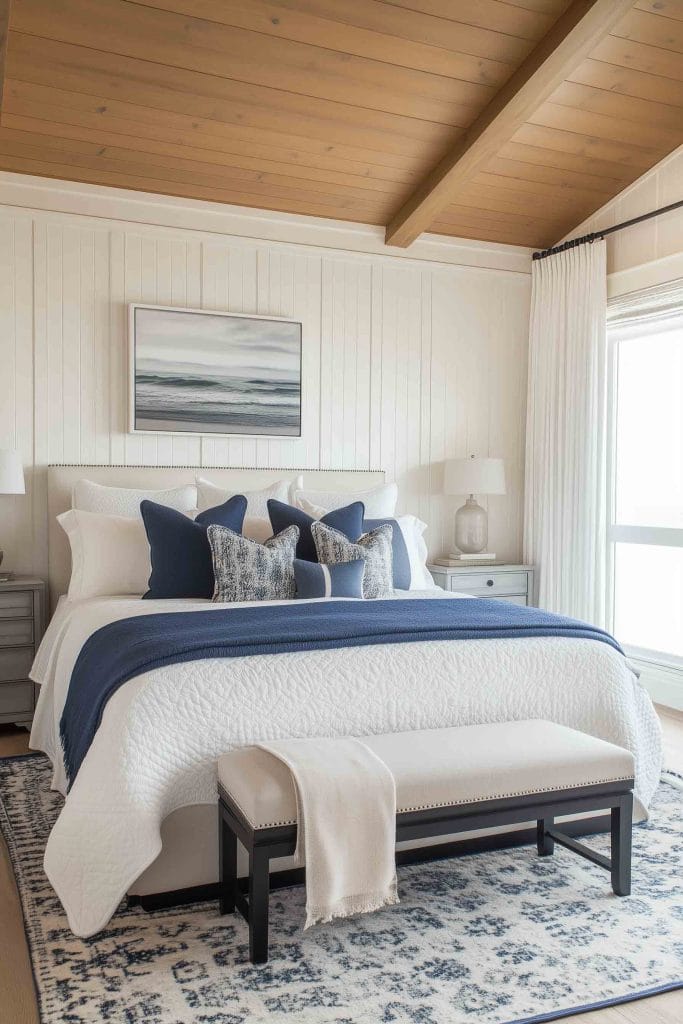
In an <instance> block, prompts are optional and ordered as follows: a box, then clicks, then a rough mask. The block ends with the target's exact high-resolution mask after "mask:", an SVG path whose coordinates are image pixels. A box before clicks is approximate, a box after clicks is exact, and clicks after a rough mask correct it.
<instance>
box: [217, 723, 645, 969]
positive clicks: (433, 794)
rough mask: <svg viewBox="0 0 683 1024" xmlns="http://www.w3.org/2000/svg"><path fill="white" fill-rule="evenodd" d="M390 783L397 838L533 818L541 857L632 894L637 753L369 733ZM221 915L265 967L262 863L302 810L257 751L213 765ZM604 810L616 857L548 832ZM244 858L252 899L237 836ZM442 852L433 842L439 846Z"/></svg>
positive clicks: (542, 736)
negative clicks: (563, 820) (242, 923)
mask: <svg viewBox="0 0 683 1024" xmlns="http://www.w3.org/2000/svg"><path fill="white" fill-rule="evenodd" d="M362 739H363V742H364V743H365V744H367V746H368V747H370V748H371V749H372V750H373V751H374V752H375V753H376V754H377V755H378V756H379V757H380V758H381V759H382V760H383V761H384V762H385V764H386V765H387V766H388V767H389V769H390V771H391V772H392V774H393V776H394V778H395V780H396V806H397V815H396V840H397V842H401V841H404V840H410V839H413V840H415V839H426V838H429V837H436V836H444V835H451V834H453V833H456V832H465V831H470V830H473V829H482V828H490V827H493V826H501V825H510V824H515V823H520V822H525V821H530V820H532V821H536V822H537V847H538V853H539V854H540V855H541V856H548V855H549V854H552V852H553V847H554V843H555V842H558V843H561V844H562V845H563V846H566V847H567V848H568V849H570V850H574V851H575V852H576V853H578V854H580V855H581V856H583V857H586V858H587V859H588V860H590V861H593V863H595V864H599V865H600V866H601V867H604V868H606V869H607V870H609V871H610V872H611V876H612V888H613V890H614V892H615V893H616V894H617V895H618V896H627V895H628V894H629V893H630V890H631V821H632V806H633V795H632V789H633V774H634V766H633V755H632V754H631V753H629V751H627V750H622V748H621V747H616V746H614V745H613V744H611V743H606V742H605V741H604V740H599V739H596V738H595V737H593V736H587V735H586V734H585V733H581V732H576V731H575V730H574V729H568V728H566V727H564V726H561V725H555V724H554V723H552V722H544V721H528V722H504V723H493V724H490V725H470V726H462V727H459V728H451V729H430V730H422V731H417V732H403V733H389V734H386V735H381V736H364V737H362ZM218 793H219V804H218V806H219V835H220V879H221V881H220V894H221V895H220V911H221V913H231V912H233V911H234V910H235V909H236V908H237V909H238V910H239V911H240V913H242V914H243V916H244V917H245V919H246V920H247V922H248V924H249V953H250V957H251V960H252V962H253V963H264V962H265V961H266V960H267V959H268V894H269V888H270V878H269V861H270V860H271V858H273V857H285V856H289V855H291V854H292V853H294V850H295V847H296V834H297V806H296V793H295V789H294V782H293V779H292V776H291V774H290V772H289V769H288V768H287V767H286V766H285V765H284V764H283V762H282V761H280V760H279V759H278V758H276V757H274V756H273V755H271V754H269V753H267V752H266V751H264V750H261V749H260V748H258V747H240V748H238V749H236V750H232V751H231V752H230V753H229V754H225V755H224V756H223V757H221V758H220V759H219V761H218ZM603 809H610V811H611V858H607V857H604V856H602V855H601V854H598V853H595V852H594V851H593V850H591V849H589V848H588V847H586V846H584V845H582V844H581V843H579V842H577V841H576V840H574V839H572V838H570V837H569V836H567V835H564V834H563V833H562V832H560V831H559V830H558V829H557V828H556V827H555V825H554V819H555V818H556V817H558V816H560V815H575V814H582V813H584V812H592V811H597V810H603ZM238 839H239V840H240V841H241V842H242V844H243V845H244V847H245V848H246V850H247V853H248V855H249V879H248V894H247V895H246V896H245V894H244V893H243V891H242V888H241V886H240V885H239V883H238V879H237V840H238ZM435 851H436V855H437V856H438V846H437V847H435Z"/></svg>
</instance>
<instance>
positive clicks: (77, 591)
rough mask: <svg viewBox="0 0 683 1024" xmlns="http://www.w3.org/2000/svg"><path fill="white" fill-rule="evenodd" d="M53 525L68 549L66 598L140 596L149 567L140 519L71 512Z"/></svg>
mask: <svg viewBox="0 0 683 1024" xmlns="http://www.w3.org/2000/svg"><path fill="white" fill-rule="evenodd" d="M57 522H58V523H59V525H60V526H61V528H62V529H63V530H64V532H65V533H66V535H67V537H68V538H69V544H70V545H71V581H70V583H69V591H68V594H69V597H70V598H72V599H74V600H80V599H83V598H86V597H108V596H110V595H112V594H138V595H141V594H144V592H145V590H147V580H148V579H149V574H150V571H151V568H152V567H151V565H150V560H149V544H148V543H147V537H146V535H145V528H144V526H143V525H142V521H141V520H140V519H132V518H130V517H129V516H108V515H104V513H99V512H84V511H83V510H82V509H75V508H72V509H70V510H69V511H68V512H62V514H61V515H60V516H57Z"/></svg>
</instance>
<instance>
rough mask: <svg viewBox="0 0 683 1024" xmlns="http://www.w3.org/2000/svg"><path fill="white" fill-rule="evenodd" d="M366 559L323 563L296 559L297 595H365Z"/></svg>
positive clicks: (302, 596) (301, 596)
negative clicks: (333, 563)
mask: <svg viewBox="0 0 683 1024" xmlns="http://www.w3.org/2000/svg"><path fill="white" fill-rule="evenodd" d="M364 573H365V559H363V558H357V559H356V560H355V561H354V562H338V563H337V564H336V565H322V564H321V563H320V562H306V561H303V560H302V559H301V558H295V559H294V576H295V578H296V596H297V597H299V598H305V597H360V598H362V597H363V575H364Z"/></svg>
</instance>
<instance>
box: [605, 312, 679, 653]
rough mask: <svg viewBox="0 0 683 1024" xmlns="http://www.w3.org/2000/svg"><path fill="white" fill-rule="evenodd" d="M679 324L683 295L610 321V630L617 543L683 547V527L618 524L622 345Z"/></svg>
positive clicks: (611, 626)
mask: <svg viewBox="0 0 683 1024" xmlns="http://www.w3.org/2000/svg"><path fill="white" fill-rule="evenodd" d="M672 321H674V322H676V326H683V296H682V301H681V305H680V306H677V307H676V308H674V309H672V308H671V307H670V306H669V307H668V308H667V310H666V312H664V311H663V312H662V315H661V316H656V315H655V316H652V315H651V314H647V313H644V314H642V315H640V316H638V314H637V313H634V315H633V317H629V318H628V319H625V320H624V321H623V322H619V321H618V320H617V321H615V322H612V323H610V320H609V319H608V321H607V467H606V469H607V473H606V475H607V498H608V500H607V538H606V540H607V543H606V557H607V567H606V568H607V573H606V578H607V600H606V613H607V622H608V628H609V629H610V631H611V632H614V625H615V603H616V593H615V586H616V578H615V551H616V545H617V544H618V543H626V544H643V545H646V546H648V547H683V527H668V526H634V525H629V524H626V523H618V522H617V521H616V518H617V515H616V508H617V457H616V456H617V416H618V408H619V395H618V379H619V343H620V342H622V341H627V340H630V339H633V338H637V337H643V336H644V335H647V333H648V331H650V332H651V333H652V334H655V333H657V332H661V331H662V328H664V329H666V324H667V323H669V322H672ZM678 322H680V323H678ZM622 646H623V648H624V650H625V651H626V653H627V654H628V655H630V656H631V657H633V658H636V659H638V661H641V662H646V663H649V664H652V665H658V666H662V667H663V668H667V669H675V670H678V671H681V672H683V656H681V655H677V654H673V653H670V652H668V651H660V650H656V649H652V648H648V647H637V646H636V645H634V644H626V643H624V644H622Z"/></svg>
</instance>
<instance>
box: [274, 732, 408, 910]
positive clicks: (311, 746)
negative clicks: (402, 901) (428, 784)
mask: <svg viewBox="0 0 683 1024" xmlns="http://www.w3.org/2000/svg"><path fill="white" fill-rule="evenodd" d="M258 746H260V747H262V748H263V749H264V750H267V751H268V752H269V753H271V754H273V755H274V756H275V757H277V758H279V759H280V760H281V761H283V762H284V763H285V764H286V765H287V767H288V768H289V770H290V771H291V773H292V776H293V777H294V782H295V789H296V802H297V818H298V830H297V857H298V858H299V860H300V859H301V856H302V855H303V856H304V857H305V861H306V924H305V926H304V927H305V928H310V927H311V925H313V924H318V923H321V922H325V921H331V920H332V918H334V917H351V916H352V915H353V914H365V913H368V912H369V911H371V910H379V909H380V908H381V907H386V906H388V905H390V904H392V903H398V895H397V892H396V857H395V852H394V850H395V838H396V785H395V783H394V777H393V775H392V774H391V772H390V771H389V769H388V768H387V766H386V765H385V763H384V761H382V760H380V758H379V757H377V755H376V754H375V753H373V751H372V750H370V749H369V748H368V747H366V746H365V744H364V743H362V742H361V740H357V739H354V738H345V739H329V738H328V739H294V740H272V741H270V742H267V743H259V744H258Z"/></svg>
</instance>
